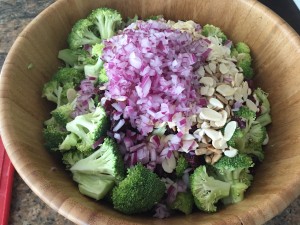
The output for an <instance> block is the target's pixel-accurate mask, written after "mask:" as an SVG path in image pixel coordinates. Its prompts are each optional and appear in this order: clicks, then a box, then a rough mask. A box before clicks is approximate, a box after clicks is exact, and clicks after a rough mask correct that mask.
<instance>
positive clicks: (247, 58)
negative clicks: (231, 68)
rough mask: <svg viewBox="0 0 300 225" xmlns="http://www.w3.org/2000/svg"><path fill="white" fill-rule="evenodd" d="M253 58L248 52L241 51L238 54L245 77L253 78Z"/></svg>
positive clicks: (238, 63)
mask: <svg viewBox="0 0 300 225" xmlns="http://www.w3.org/2000/svg"><path fill="white" fill-rule="evenodd" d="M251 63H252V58H251V55H250V54H248V53H239V54H238V56H237V64H236V65H237V66H238V67H240V68H242V70H243V74H244V77H245V78H247V79H252V78H253V76H254V71H253V68H252V67H251Z"/></svg>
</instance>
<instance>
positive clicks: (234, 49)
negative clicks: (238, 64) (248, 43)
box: [230, 47, 239, 58]
mask: <svg viewBox="0 0 300 225" xmlns="http://www.w3.org/2000/svg"><path fill="white" fill-rule="evenodd" d="M238 54H239V53H238V51H237V50H236V48H234V47H231V51H230V55H231V56H233V57H235V58H237V57H238Z"/></svg>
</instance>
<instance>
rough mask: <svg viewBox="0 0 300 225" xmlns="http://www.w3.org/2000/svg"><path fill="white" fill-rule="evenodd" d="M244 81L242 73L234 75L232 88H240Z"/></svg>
mask: <svg viewBox="0 0 300 225" xmlns="http://www.w3.org/2000/svg"><path fill="white" fill-rule="evenodd" d="M243 80H244V75H243V74H242V73H236V74H235V76H234V86H236V87H238V86H241V84H242V82H243Z"/></svg>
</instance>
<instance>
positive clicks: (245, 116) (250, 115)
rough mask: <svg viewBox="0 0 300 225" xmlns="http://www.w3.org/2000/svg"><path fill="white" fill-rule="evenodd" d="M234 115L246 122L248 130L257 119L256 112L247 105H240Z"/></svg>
mask: <svg viewBox="0 0 300 225" xmlns="http://www.w3.org/2000/svg"><path fill="white" fill-rule="evenodd" d="M234 115H235V116H236V117H239V118H241V119H242V120H243V121H245V122H246V128H245V129H246V132H248V131H249V129H250V127H251V125H252V124H253V122H254V121H255V119H256V113H255V112H253V111H252V110H251V109H249V108H248V107H247V106H242V107H240V108H239V110H238V111H235V112H234Z"/></svg>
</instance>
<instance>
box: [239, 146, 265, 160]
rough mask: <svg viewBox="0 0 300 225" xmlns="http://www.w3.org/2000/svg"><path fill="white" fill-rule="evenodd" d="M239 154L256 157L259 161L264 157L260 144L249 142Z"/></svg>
mask: <svg viewBox="0 0 300 225" xmlns="http://www.w3.org/2000/svg"><path fill="white" fill-rule="evenodd" d="M240 152H241V153H245V154H247V155H251V156H256V157H257V158H258V159H259V160H260V161H263V159H264V157H265V156H264V152H263V147H262V144H261V143H255V142H249V143H247V145H246V146H245V147H244V148H243V149H241V150H240Z"/></svg>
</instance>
